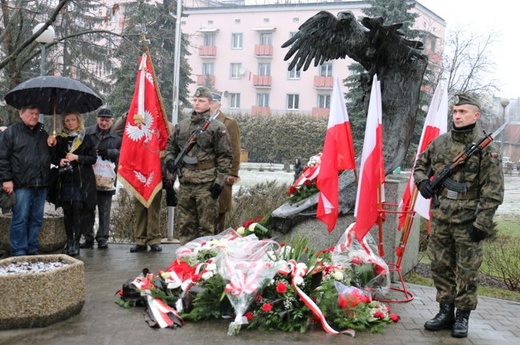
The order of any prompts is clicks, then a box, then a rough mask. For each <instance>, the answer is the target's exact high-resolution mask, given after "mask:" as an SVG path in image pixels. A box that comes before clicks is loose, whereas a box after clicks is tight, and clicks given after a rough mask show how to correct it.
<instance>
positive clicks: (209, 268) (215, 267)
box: [206, 263, 217, 271]
mask: <svg viewBox="0 0 520 345" xmlns="http://www.w3.org/2000/svg"><path fill="white" fill-rule="evenodd" d="M216 269H217V265H216V264H214V263H211V264H207V265H206V270H207V271H215V270H216Z"/></svg>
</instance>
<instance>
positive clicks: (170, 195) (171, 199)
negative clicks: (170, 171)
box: [166, 186, 177, 207]
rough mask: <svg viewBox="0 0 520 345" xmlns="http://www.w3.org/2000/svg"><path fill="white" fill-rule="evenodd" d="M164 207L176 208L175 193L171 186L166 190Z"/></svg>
mask: <svg viewBox="0 0 520 345" xmlns="http://www.w3.org/2000/svg"><path fill="white" fill-rule="evenodd" d="M166 206H169V207H176V206H177V193H175V189H173V186H172V187H169V188H166Z"/></svg>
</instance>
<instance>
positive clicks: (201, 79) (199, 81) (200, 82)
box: [197, 74, 215, 85]
mask: <svg viewBox="0 0 520 345" xmlns="http://www.w3.org/2000/svg"><path fill="white" fill-rule="evenodd" d="M208 78H209V80H210V82H211V85H215V75H213V74H200V75H198V76H197V85H205V84H206V80H207V79H208Z"/></svg>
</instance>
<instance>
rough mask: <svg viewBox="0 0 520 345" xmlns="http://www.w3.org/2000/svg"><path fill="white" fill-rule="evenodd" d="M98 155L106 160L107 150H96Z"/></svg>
mask: <svg viewBox="0 0 520 345" xmlns="http://www.w3.org/2000/svg"><path fill="white" fill-rule="evenodd" d="M97 154H98V156H99V157H101V159H102V160H105V161H107V160H108V150H106V149H104V150H98V152H97Z"/></svg>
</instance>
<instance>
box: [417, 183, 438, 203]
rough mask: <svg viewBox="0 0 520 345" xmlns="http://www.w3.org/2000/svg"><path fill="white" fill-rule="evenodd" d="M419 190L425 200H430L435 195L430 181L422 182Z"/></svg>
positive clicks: (418, 187)
mask: <svg viewBox="0 0 520 345" xmlns="http://www.w3.org/2000/svg"><path fill="white" fill-rule="evenodd" d="M417 189H419V192H421V195H422V196H423V198H425V199H430V198H431V197H432V196H433V194H434V193H433V189H432V186H431V183H430V180H424V181H421V183H419V186H417Z"/></svg>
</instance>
